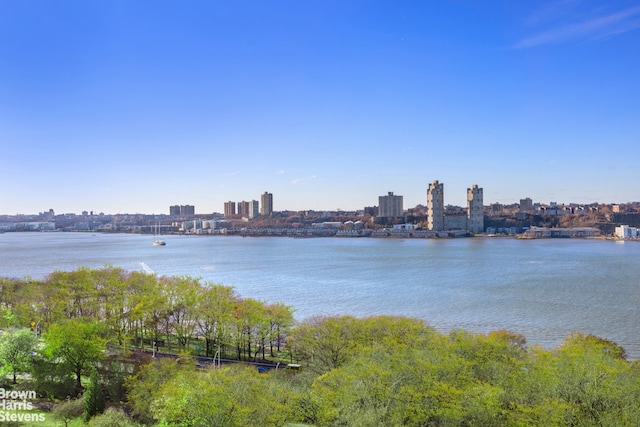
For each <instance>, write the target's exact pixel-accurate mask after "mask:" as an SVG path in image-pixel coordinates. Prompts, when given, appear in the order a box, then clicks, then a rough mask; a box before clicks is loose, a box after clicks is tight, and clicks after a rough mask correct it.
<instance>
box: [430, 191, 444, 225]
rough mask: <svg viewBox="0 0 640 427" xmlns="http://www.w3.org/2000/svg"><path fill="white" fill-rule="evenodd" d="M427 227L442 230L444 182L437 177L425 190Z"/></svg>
mask: <svg viewBox="0 0 640 427" xmlns="http://www.w3.org/2000/svg"><path fill="white" fill-rule="evenodd" d="M427 229H429V230H431V231H444V184H442V183H440V182H438V180H437V179H436V180H435V181H433V182H432V183H431V184H429V189H428V190H427Z"/></svg>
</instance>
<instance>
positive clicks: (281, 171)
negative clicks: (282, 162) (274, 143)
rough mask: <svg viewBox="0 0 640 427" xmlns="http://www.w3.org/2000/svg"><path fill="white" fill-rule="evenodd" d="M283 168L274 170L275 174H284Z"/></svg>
mask: <svg viewBox="0 0 640 427" xmlns="http://www.w3.org/2000/svg"><path fill="white" fill-rule="evenodd" d="M284 174H285V172H284V169H280V170H279V171H278V172H276V175H284Z"/></svg>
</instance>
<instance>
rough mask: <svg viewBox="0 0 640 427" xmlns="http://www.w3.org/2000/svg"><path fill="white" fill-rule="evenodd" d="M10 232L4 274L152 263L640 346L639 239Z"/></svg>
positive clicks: (293, 299)
mask: <svg viewBox="0 0 640 427" xmlns="http://www.w3.org/2000/svg"><path fill="white" fill-rule="evenodd" d="M163 238H164V240H165V241H166V242H167V246H163V247H155V246H153V245H152V240H153V237H152V236H142V235H126V234H91V233H4V234H0V276H3V277H23V276H30V277H33V278H43V277H44V276H46V275H47V274H48V273H50V272H51V271H53V270H55V269H59V270H73V269H75V268H77V267H79V266H89V267H101V266H103V265H105V264H111V265H114V266H118V267H122V268H125V269H127V270H141V269H142V268H143V265H145V266H147V267H148V268H150V269H152V270H154V271H155V272H157V273H158V274H162V275H190V276H193V277H200V278H202V280H204V281H207V282H212V283H221V284H225V285H232V286H234V287H235V288H236V290H237V291H238V293H239V294H240V295H242V296H246V297H251V298H256V299H260V300H265V301H269V302H275V301H282V302H284V303H286V304H288V305H291V306H293V307H294V308H295V309H296V318H298V319H303V318H305V317H308V316H314V315H321V314H352V315H356V316H367V315H375V314H397V315H406V316H413V317H419V318H422V319H425V320H426V321H427V322H428V323H429V324H431V325H432V326H434V327H436V328H437V329H439V330H441V331H448V330H451V329H454V328H464V329H468V330H471V331H475V332H488V331H491V330H495V329H501V328H506V329H509V330H512V331H515V332H519V333H523V334H525V335H526V337H527V340H528V342H529V343H533V344H541V345H543V346H545V347H555V346H557V345H558V344H559V343H560V341H561V340H562V338H564V337H565V336H566V335H567V334H569V333H571V332H575V331H581V332H584V333H591V334H595V335H598V336H602V337H605V338H608V339H611V340H613V341H615V342H617V343H619V344H620V345H622V346H623V347H625V349H626V350H627V352H628V353H629V355H630V356H632V357H634V358H638V357H640V336H639V335H640V334H639V327H640V309H639V307H638V305H639V303H640V243H638V242H626V243H622V244H621V243H615V242H612V241H601V240H573V239H550V240H515V239H510V238H471V239H450V240H449V239H447V240H439V239H374V238H360V239H358V238H351V239H350V238H343V239H341V238H311V239H292V238H285V237H273V238H270V237H264V238H242V237H221V236H216V237H211V236H206V237H205V236H190V237H187V236H163Z"/></svg>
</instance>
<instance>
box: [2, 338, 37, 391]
mask: <svg viewBox="0 0 640 427" xmlns="http://www.w3.org/2000/svg"><path fill="white" fill-rule="evenodd" d="M36 341H37V340H36V337H35V334H34V332H32V331H30V330H29V329H16V330H13V331H9V332H5V333H4V334H2V335H0V363H1V364H2V365H4V367H5V369H7V370H8V371H9V372H11V373H12V374H13V384H16V383H17V374H19V373H21V372H28V371H29V369H30V362H31V357H32V355H33V352H34V350H35V348H36Z"/></svg>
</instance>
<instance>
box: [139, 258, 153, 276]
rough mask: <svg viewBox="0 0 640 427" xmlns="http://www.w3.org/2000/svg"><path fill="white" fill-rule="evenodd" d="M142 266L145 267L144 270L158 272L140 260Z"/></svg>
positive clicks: (151, 272) (150, 272)
mask: <svg viewBox="0 0 640 427" xmlns="http://www.w3.org/2000/svg"><path fill="white" fill-rule="evenodd" d="M140 266H141V267H142V268H143V269H144V271H146V272H147V273H149V274H156V272H155V271H153V269H152V268H151V267H149V266H148V265H147V264H145V263H144V262H142V261H140Z"/></svg>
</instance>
